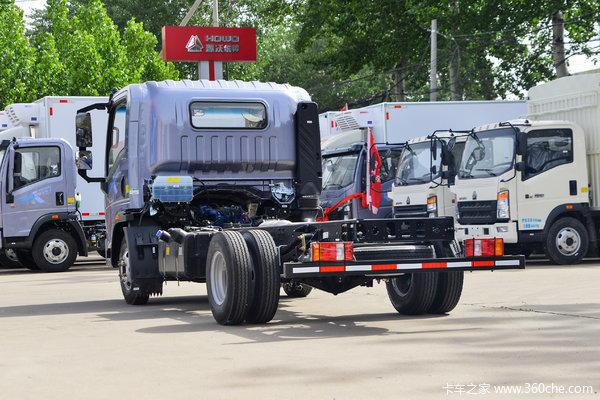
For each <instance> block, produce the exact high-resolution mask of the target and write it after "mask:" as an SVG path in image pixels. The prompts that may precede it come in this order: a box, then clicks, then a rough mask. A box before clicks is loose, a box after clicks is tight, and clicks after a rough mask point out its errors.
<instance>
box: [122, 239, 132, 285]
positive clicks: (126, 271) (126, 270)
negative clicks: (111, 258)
mask: <svg viewBox="0 0 600 400" xmlns="http://www.w3.org/2000/svg"><path fill="white" fill-rule="evenodd" d="M130 276H131V266H130V265H129V250H128V249H126V250H125V251H124V252H123V254H121V258H120V259H119V277H120V278H121V284H123V285H124V286H125V287H126V288H127V290H131V278H130Z"/></svg>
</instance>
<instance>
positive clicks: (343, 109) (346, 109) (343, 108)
mask: <svg viewBox="0 0 600 400" xmlns="http://www.w3.org/2000/svg"><path fill="white" fill-rule="evenodd" d="M340 111H348V103H346V104H344V107H342V109H341V110H340Z"/></svg>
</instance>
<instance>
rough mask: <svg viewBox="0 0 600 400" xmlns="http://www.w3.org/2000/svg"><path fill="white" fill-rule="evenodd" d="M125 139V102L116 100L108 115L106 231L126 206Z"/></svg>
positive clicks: (126, 157) (108, 230) (127, 187)
mask: <svg viewBox="0 0 600 400" xmlns="http://www.w3.org/2000/svg"><path fill="white" fill-rule="evenodd" d="M126 139H127V103H126V102H125V101H122V102H118V103H117V105H116V106H115V108H114V109H112V110H111V113H110V117H109V131H108V139H107V140H108V143H107V150H108V152H107V154H106V185H107V190H106V200H105V208H106V229H107V232H112V229H113V226H114V224H115V219H116V216H117V214H118V213H119V211H121V210H123V209H124V208H126V204H127V203H128V201H129V182H127V181H126V180H127V171H128V168H127V161H128V156H127V155H128V153H127V146H126V145H125V143H126ZM109 237H110V235H109ZM109 240H110V239H109ZM107 244H108V243H107ZM111 245H114V244H111ZM117 245H118V244H117Z"/></svg>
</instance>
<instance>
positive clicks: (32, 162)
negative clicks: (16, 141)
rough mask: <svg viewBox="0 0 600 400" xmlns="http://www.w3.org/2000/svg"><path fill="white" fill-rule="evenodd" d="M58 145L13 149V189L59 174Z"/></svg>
mask: <svg viewBox="0 0 600 400" xmlns="http://www.w3.org/2000/svg"><path fill="white" fill-rule="evenodd" d="M60 167H61V166H60V149H59V148H58V147H25V148H19V149H16V150H15V164H14V170H13V181H14V189H15V190H16V189H19V188H21V187H23V186H26V185H29V184H32V183H35V182H39V181H42V180H44V179H47V178H53V177H56V176H60V170H61V168H60Z"/></svg>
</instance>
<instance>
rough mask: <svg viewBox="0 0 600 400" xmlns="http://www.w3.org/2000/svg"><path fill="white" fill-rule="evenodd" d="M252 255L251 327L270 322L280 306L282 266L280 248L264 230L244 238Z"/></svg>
mask: <svg viewBox="0 0 600 400" xmlns="http://www.w3.org/2000/svg"><path fill="white" fill-rule="evenodd" d="M242 236H243V237H244V240H245V241H246V245H247V246H248V250H249V251H250V256H251V258H250V261H251V263H250V266H251V270H252V281H251V285H250V288H251V291H250V301H249V304H250V308H249V309H248V313H247V314H246V321H247V322H249V323H259V324H260V323H265V322H269V321H270V320H272V319H273V317H274V316H275V313H276V312H277V306H278V305H279V262H278V257H277V246H276V245H275V242H274V241H273V238H272V237H271V235H269V234H268V233H267V232H265V231H261V230H251V231H247V232H244V233H243V234H242Z"/></svg>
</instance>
